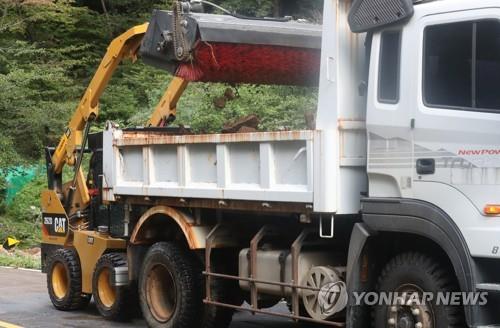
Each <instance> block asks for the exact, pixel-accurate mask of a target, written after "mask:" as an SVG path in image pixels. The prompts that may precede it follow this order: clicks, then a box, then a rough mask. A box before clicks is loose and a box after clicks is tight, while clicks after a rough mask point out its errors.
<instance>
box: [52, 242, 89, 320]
mask: <svg viewBox="0 0 500 328" xmlns="http://www.w3.org/2000/svg"><path fill="white" fill-rule="evenodd" d="M47 289H48V292H49V296H50V300H51V301H52V304H53V305H54V307H55V308H56V309H58V310H61V311H71V310H79V309H83V308H85V307H86V306H87V305H88V304H89V302H90V298H91V295H89V294H83V293H82V270H81V267H80V260H79V258H78V254H77V253H76V252H75V251H74V250H72V249H63V248H61V249H58V250H56V251H55V252H54V253H53V254H52V255H51V256H50V258H49V260H48V263H47Z"/></svg>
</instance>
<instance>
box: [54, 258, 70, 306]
mask: <svg viewBox="0 0 500 328" xmlns="http://www.w3.org/2000/svg"><path fill="white" fill-rule="evenodd" d="M68 288H69V281H68V274H67V272H66V267H65V266H64V264H62V263H60V262H57V263H56V264H55V265H54V268H53V269H52V290H53V292H54V295H55V297H56V298H58V299H60V300H61V299H63V298H64V297H65V296H66V294H67V293H68Z"/></svg>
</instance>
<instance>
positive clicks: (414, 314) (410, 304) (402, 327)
mask: <svg viewBox="0 0 500 328" xmlns="http://www.w3.org/2000/svg"><path fill="white" fill-rule="evenodd" d="M395 295H397V300H396V305H392V306H390V307H389V308H388V310H387V312H388V313H387V318H388V321H387V323H388V327H394V328H434V327H435V322H434V321H435V320H434V313H433V310H432V307H431V305H430V304H428V303H427V302H425V300H424V299H423V297H422V296H423V290H422V289H421V288H420V287H418V286H415V285H403V286H400V287H399V288H398V289H397V290H396V292H395Z"/></svg>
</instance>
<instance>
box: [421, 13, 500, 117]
mask: <svg viewBox="0 0 500 328" xmlns="http://www.w3.org/2000/svg"><path fill="white" fill-rule="evenodd" d="M499 85H500V22H498V21H496V20H485V21H478V22H461V23H453V24H445V25H436V26H430V27H427V28H426V30H425V49H424V101H425V103H426V105H428V106H434V107H444V108H451V109H466V110H477V111H481V110H482V111H491V110H500V93H499V92H498V91H497V89H498V86H499Z"/></svg>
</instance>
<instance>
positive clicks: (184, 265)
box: [139, 242, 203, 328]
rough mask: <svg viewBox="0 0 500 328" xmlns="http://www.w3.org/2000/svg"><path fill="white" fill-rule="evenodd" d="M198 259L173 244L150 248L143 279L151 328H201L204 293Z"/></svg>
mask: <svg viewBox="0 0 500 328" xmlns="http://www.w3.org/2000/svg"><path fill="white" fill-rule="evenodd" d="M195 260H196V259H195V258H194V257H193V256H192V254H190V253H189V252H188V251H187V250H186V249H184V248H182V247H180V246H178V245H176V244H175V243H171V242H160V243H157V244H155V245H153V246H152V247H151V248H150V249H149V251H148V252H147V254H146V257H145V259H144V263H143V265H142V268H141V273H140V276H139V295H140V301H141V309H142V313H143V315H144V319H145V320H146V322H147V324H148V326H149V327H153V328H193V327H199V325H200V322H201V320H202V315H203V313H202V312H203V311H202V306H203V304H202V295H203V294H202V293H203V292H202V283H201V282H202V280H201V279H200V278H201V272H200V271H199V270H197V268H198V266H197V265H196V262H195Z"/></svg>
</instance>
